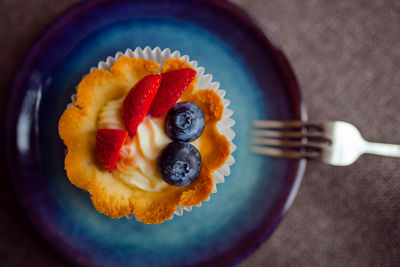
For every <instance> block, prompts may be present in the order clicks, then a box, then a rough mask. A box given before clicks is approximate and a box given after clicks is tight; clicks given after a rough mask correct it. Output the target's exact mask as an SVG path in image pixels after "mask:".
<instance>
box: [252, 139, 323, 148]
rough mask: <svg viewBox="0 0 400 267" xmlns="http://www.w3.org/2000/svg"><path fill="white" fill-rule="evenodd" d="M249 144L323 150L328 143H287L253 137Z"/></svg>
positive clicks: (279, 140) (285, 141)
mask: <svg viewBox="0 0 400 267" xmlns="http://www.w3.org/2000/svg"><path fill="white" fill-rule="evenodd" d="M251 143H252V144H255V145H267V146H281V147H294V148H299V147H309V148H319V149H323V148H325V147H327V146H328V143H325V142H311V141H307V142H302V141H287V140H281V139H272V138H262V137H253V138H252V139H251Z"/></svg>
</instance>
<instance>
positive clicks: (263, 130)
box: [250, 120, 400, 166]
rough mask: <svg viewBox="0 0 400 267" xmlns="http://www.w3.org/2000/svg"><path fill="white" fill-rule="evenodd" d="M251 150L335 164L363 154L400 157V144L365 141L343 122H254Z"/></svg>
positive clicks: (341, 164)
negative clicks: (315, 159)
mask: <svg viewBox="0 0 400 267" xmlns="http://www.w3.org/2000/svg"><path fill="white" fill-rule="evenodd" d="M253 127H254V128H255V129H254V130H253V131H252V139H251V143H252V144H253V145H252V146H251V147H250V150H251V151H252V152H253V153H257V154H262V155H268V156H274V157H284V158H294V159H299V158H308V159H314V158H318V159H320V160H322V161H323V162H325V163H327V164H330V165H335V166H347V165H350V164H352V163H353V162H355V161H356V160H357V159H358V158H359V157H360V156H361V155H362V154H364V153H368V154H375V155H381V156H389V157H400V145H392V144H383V143H371V142H367V141H365V140H364V138H363V137H362V136H361V134H360V132H359V131H358V129H357V128H356V127H354V126H353V125H352V124H350V123H347V122H343V121H323V122H309V121H274V120H257V121H253Z"/></svg>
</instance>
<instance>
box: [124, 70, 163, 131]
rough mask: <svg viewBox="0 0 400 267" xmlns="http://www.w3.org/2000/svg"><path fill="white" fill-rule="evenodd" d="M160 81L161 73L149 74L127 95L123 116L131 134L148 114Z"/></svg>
mask: <svg viewBox="0 0 400 267" xmlns="http://www.w3.org/2000/svg"><path fill="white" fill-rule="evenodd" d="M160 83H161V75H158V74H156V75H153V74H150V75H147V76H145V77H144V78H142V79H141V80H140V81H139V82H138V83H137V84H136V85H135V86H134V87H133V88H132V89H131V91H130V92H129V93H128V95H127V96H126V97H125V100H124V103H123V106H122V111H121V116H122V119H123V120H124V123H125V127H126V129H127V130H128V132H129V134H130V135H131V136H134V135H135V134H136V130H137V127H138V126H139V124H140V123H141V122H142V120H143V119H144V117H145V116H146V115H147V112H148V111H149V109H150V106H151V102H152V101H153V98H154V97H155V95H156V93H157V89H158V87H159V86H160Z"/></svg>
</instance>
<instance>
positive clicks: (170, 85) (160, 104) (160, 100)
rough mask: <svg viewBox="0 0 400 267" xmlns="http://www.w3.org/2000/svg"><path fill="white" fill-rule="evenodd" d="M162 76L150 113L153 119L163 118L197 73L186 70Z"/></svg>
mask: <svg viewBox="0 0 400 267" xmlns="http://www.w3.org/2000/svg"><path fill="white" fill-rule="evenodd" d="M161 76H162V81H161V85H160V88H158V91H157V94H156V97H155V98H154V100H153V103H152V104H151V108H150V111H149V114H150V115H151V116H153V117H161V116H162V115H164V114H165V113H167V112H168V110H169V109H170V108H171V107H172V106H173V105H174V104H175V103H176V101H177V100H178V99H179V97H181V95H182V94H183V92H184V91H185V89H186V88H187V87H188V86H189V84H190V83H191V82H192V81H193V79H194V78H195V77H196V71H195V70H193V69H190V68H184V69H180V70H173V71H169V72H165V73H163V74H161Z"/></svg>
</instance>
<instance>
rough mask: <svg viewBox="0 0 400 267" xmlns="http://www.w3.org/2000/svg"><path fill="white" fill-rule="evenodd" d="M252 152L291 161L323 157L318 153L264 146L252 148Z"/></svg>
mask: <svg viewBox="0 0 400 267" xmlns="http://www.w3.org/2000/svg"><path fill="white" fill-rule="evenodd" d="M250 150H251V152H253V153H256V154H261V155H267V156H273V157H283V158H291V159H301V158H308V159H313V158H317V157H319V156H320V155H321V152H318V151H289V150H283V149H280V148H274V147H263V146H251V147H250Z"/></svg>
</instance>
